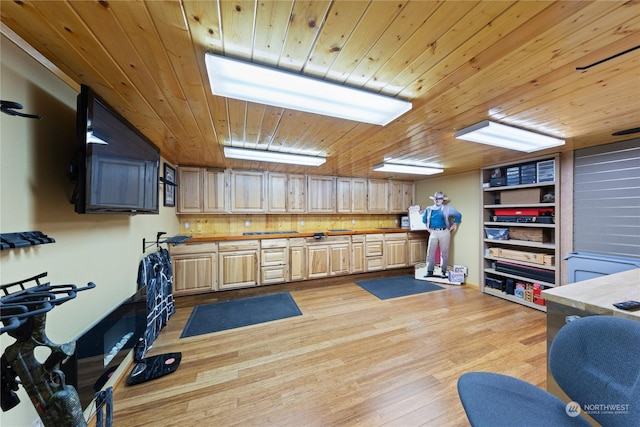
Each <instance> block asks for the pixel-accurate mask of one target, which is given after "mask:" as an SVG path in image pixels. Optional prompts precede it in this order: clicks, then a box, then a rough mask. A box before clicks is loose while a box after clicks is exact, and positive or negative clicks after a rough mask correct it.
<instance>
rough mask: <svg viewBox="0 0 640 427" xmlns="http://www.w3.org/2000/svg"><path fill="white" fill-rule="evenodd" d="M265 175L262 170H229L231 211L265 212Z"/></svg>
mask: <svg viewBox="0 0 640 427" xmlns="http://www.w3.org/2000/svg"><path fill="white" fill-rule="evenodd" d="M265 176H266V175H265V173H264V172H254V171H243V170H232V171H231V212H234V213H235V212H239V213H262V212H265V197H264V195H265V193H266V184H265V181H266V178H265Z"/></svg>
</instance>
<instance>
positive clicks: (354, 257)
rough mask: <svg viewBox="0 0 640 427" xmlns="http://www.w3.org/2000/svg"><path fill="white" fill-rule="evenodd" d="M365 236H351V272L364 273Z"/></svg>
mask: <svg viewBox="0 0 640 427" xmlns="http://www.w3.org/2000/svg"><path fill="white" fill-rule="evenodd" d="M364 266H365V265H364V236H363V235H354V236H351V274H357V273H364Z"/></svg>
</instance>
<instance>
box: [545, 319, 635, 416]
mask: <svg viewBox="0 0 640 427" xmlns="http://www.w3.org/2000/svg"><path fill="white" fill-rule="evenodd" d="M549 369H550V371H551V374H552V375H553V378H554V379H555V380H556V382H557V383H558V385H559V386H560V387H561V388H562V390H564V392H565V393H566V394H567V395H568V396H569V397H570V398H571V399H572V400H573V401H574V402H577V403H579V404H580V407H581V409H582V411H584V412H586V413H588V414H589V415H590V416H591V417H593V418H594V419H595V420H596V421H598V422H599V423H600V424H602V425H603V426H607V427H609V426H614V427H615V426H636V427H637V426H638V425H640V321H634V320H630V319H625V318H621V317H613V316H588V317H583V318H579V319H576V320H573V321H571V322H569V323H567V324H566V325H564V326H563V327H562V328H561V329H560V331H559V332H558V334H557V335H556V338H555V339H554V341H553V343H552V344H551V349H550V350H549Z"/></svg>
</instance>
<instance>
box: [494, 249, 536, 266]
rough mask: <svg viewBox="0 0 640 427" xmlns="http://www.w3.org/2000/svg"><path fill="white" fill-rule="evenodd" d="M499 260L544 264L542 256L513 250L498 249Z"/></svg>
mask: <svg viewBox="0 0 640 427" xmlns="http://www.w3.org/2000/svg"><path fill="white" fill-rule="evenodd" d="M499 256H500V258H507V259H512V260H516V261H527V262H533V263H535V264H544V254H539V253H535V252H524V251H516V250H513V249H500V255H499Z"/></svg>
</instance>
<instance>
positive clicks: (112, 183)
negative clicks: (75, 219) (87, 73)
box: [72, 85, 160, 215]
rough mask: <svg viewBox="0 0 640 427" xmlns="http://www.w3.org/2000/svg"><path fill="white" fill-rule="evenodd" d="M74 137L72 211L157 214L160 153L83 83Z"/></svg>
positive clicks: (79, 96)
mask: <svg viewBox="0 0 640 427" xmlns="http://www.w3.org/2000/svg"><path fill="white" fill-rule="evenodd" d="M77 134H78V144H79V147H78V152H79V158H78V160H77V164H76V172H77V188H76V191H75V195H74V198H75V200H72V202H74V203H75V210H76V212H78V213H122V214H129V215H134V214H157V213H158V180H159V169H160V150H158V148H157V147H156V146H155V145H153V144H152V143H151V142H150V141H149V140H148V139H147V138H146V137H145V136H144V135H142V133H140V132H139V131H138V130H136V129H135V128H134V127H133V126H132V125H131V124H130V123H129V122H127V121H126V120H125V119H124V118H123V117H122V116H120V114H118V113H117V112H116V111H114V110H112V109H111V108H110V107H109V106H108V105H107V104H106V103H105V102H104V101H103V100H101V99H100V98H99V97H98V96H97V95H96V94H95V93H94V92H93V91H92V90H91V89H90V88H89V87H88V86H86V85H82V87H81V91H80V94H79V95H78V111H77Z"/></svg>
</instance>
